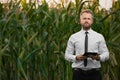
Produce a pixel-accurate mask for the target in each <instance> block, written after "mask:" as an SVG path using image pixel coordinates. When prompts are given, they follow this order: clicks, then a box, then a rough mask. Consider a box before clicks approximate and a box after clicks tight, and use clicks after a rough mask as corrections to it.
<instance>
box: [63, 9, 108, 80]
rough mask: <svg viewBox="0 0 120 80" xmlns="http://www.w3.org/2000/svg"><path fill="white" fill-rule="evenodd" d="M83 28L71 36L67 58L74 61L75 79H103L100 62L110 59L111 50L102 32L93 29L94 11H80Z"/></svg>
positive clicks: (66, 53) (66, 52)
mask: <svg viewBox="0 0 120 80" xmlns="http://www.w3.org/2000/svg"><path fill="white" fill-rule="evenodd" d="M80 24H81V26H82V29H81V30H80V31H79V32H77V33H74V34H72V35H71V36H70V38H69V40H68V44H67V48H66V51H65V59H66V60H68V61H70V62H73V63H72V68H73V80H102V78H101V74H100V68H101V64H100V62H102V61H105V60H108V59H109V52H108V49H107V46H106V43H105V40H104V37H103V35H102V34H100V33H97V32H95V31H94V30H92V28H91V26H92V24H93V12H92V11H91V10H89V9H86V10H83V11H82V12H81V13H80Z"/></svg>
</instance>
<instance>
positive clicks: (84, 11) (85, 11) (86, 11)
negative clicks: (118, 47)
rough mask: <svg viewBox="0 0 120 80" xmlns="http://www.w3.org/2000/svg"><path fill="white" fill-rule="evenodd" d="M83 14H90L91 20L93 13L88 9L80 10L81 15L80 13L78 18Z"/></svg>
mask: <svg viewBox="0 0 120 80" xmlns="http://www.w3.org/2000/svg"><path fill="white" fill-rule="evenodd" d="M83 13H90V14H91V15H92V18H93V12H92V10H90V9H85V10H82V11H81V13H80V16H81V15H82V14H83Z"/></svg>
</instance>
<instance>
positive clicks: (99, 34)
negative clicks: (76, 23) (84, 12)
mask: <svg viewBox="0 0 120 80" xmlns="http://www.w3.org/2000/svg"><path fill="white" fill-rule="evenodd" d="M92 33H93V34H94V35H97V36H103V35H102V34H101V33H99V32H97V31H94V30H92Z"/></svg>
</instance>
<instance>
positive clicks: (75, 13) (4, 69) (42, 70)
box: [0, 0, 120, 80]
mask: <svg viewBox="0 0 120 80" xmlns="http://www.w3.org/2000/svg"><path fill="white" fill-rule="evenodd" d="M75 1H76V4H73V3H70V4H69V5H68V7H67V8H65V7H64V6H62V7H60V6H59V5H58V6H59V7H58V8H49V7H48V4H47V3H46V2H45V1H44V2H43V4H42V5H37V6H38V7H37V6H36V4H35V3H26V2H25V1H20V2H17V3H14V2H12V1H11V2H10V3H9V4H2V3H1V4H0V11H1V13H0V80H8V79H9V80H56V79H57V80H71V78H72V76H71V75H72V73H71V72H72V71H71V63H70V62H67V61H66V60H65V59H64V51H65V48H66V44H67V40H68V38H69V36H70V35H71V34H72V33H75V32H77V31H79V30H80V29H81V27H80V24H79V13H80V12H81V10H82V9H84V8H89V9H91V10H92V11H93V12H94V13H95V16H94V22H95V23H94V24H93V29H94V30H96V31H98V32H100V33H101V34H103V35H104V37H105V39H106V43H107V46H108V48H109V51H110V60H109V61H107V62H104V63H102V69H101V70H102V76H103V80H119V78H120V76H119V75H120V63H119V61H120V59H119V57H120V1H119V0H118V1H116V2H114V3H113V7H112V8H111V9H110V11H106V10H105V9H101V10H99V9H98V7H99V4H98V0H94V2H93V4H88V5H87V6H86V5H85V3H89V2H88V1H85V2H82V0H75ZM20 4H21V6H20Z"/></svg>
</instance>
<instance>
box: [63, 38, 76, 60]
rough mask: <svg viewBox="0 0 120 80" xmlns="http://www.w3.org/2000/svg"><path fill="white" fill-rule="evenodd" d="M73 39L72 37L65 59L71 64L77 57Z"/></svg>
mask: <svg viewBox="0 0 120 80" xmlns="http://www.w3.org/2000/svg"><path fill="white" fill-rule="evenodd" d="M73 41H74V40H73V38H72V37H70V38H69V40H68V43H67V47H66V51H65V59H66V60H68V61H70V62H75V61H76V56H75V55H74V42H73Z"/></svg>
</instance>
